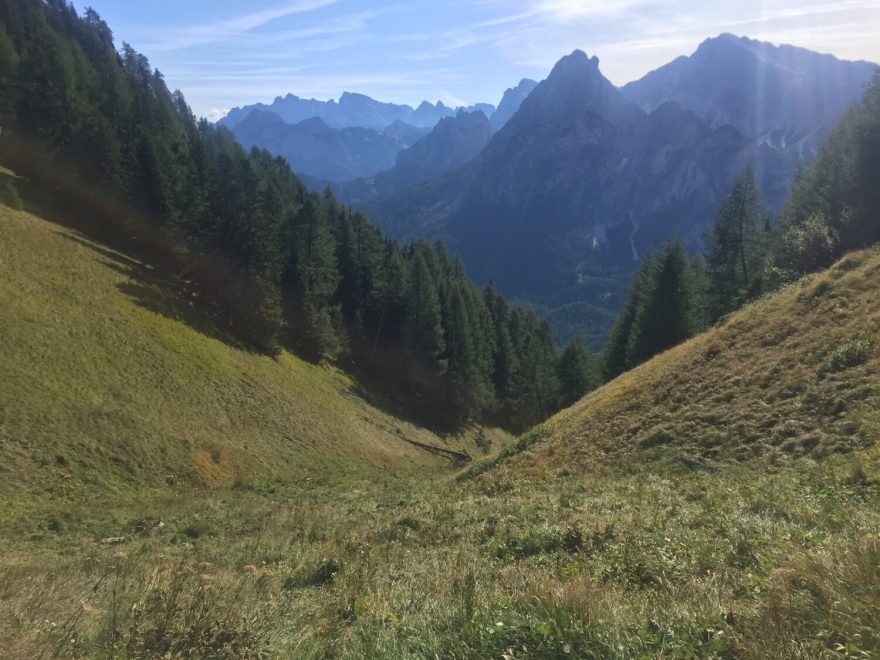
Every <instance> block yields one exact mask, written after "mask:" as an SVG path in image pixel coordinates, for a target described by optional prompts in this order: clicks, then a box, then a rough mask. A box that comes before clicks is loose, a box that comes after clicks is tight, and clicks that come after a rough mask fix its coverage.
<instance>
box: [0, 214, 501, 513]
mask: <svg viewBox="0 0 880 660" xmlns="http://www.w3.org/2000/svg"><path fill="white" fill-rule="evenodd" d="M0 309H2V310H3V313H2V317H0V374H2V377H0V410H2V415H0V495H6V496H10V495H12V494H21V493H22V492H24V493H33V494H39V495H43V494H51V495H57V496H64V497H67V496H71V495H77V496H78V497H82V496H83V495H87V494H90V495H96V496H103V495H107V494H116V495H118V494H125V493H133V492H138V491H140V490H141V489H143V488H166V487H168V486H175V487H178V488H187V487H193V486H202V485H217V484H228V483H231V482H232V481H233V480H235V479H236V478H238V479H239V480H240V479H243V478H244V479H257V480H273V479H282V480H290V479H304V478H320V477H327V476H334V478H335V477H337V476H339V475H340V474H343V475H344V474H346V473H353V472H354V473H359V474H360V473H364V472H365V471H366V472H370V471H373V472H377V471H378V472H382V471H385V470H392V471H411V470H412V469H416V468H425V467H439V466H441V465H443V463H444V461H443V460H442V459H439V458H438V457H435V456H434V455H432V454H430V453H426V452H425V451H423V450H421V449H418V448H416V447H415V446H413V445H412V444H409V443H408V442H407V440H414V441H417V442H422V443H427V444H432V445H438V446H444V447H446V446H449V447H457V448H465V447H467V448H469V449H470V450H471V451H472V452H474V451H475V449H474V447H473V443H468V442H467V440H466V439H465V438H464V437H462V438H446V439H443V438H439V437H437V436H435V435H434V434H432V433H430V432H428V431H426V430H424V429H421V428H418V427H416V426H414V425H412V424H410V423H407V422H405V421H402V420H400V419H398V418H396V417H394V416H393V415H392V414H389V413H386V412H383V411H381V410H380V409H378V408H377V407H375V406H374V405H371V404H370V403H368V402H367V401H365V400H364V399H363V398H362V397H360V396H359V395H358V394H357V392H358V391H359V388H358V387H357V384H356V383H355V382H353V381H352V379H351V378H349V377H348V376H346V375H345V374H343V373H341V372H339V371H338V370H335V369H331V368H328V367H323V366H316V365H312V364H309V363H306V362H303V361H302V360H300V359H298V358H296V357H295V356H293V355H290V354H284V355H282V356H281V357H280V358H279V359H278V360H273V359H271V358H268V357H265V356H262V355H257V354H254V353H250V352H247V351H245V350H242V349H240V348H237V347H235V346H234V345H231V344H230V343H228V342H227V341H225V340H224V338H223V337H222V335H220V334H218V332H217V330H216V328H214V327H213V326H212V325H211V324H210V323H209V322H207V320H206V319H204V318H201V317H199V315H198V314H197V313H196V312H195V311H194V310H193V308H192V307H191V306H188V305H186V304H185V303H184V304H181V303H180V301H175V300H173V299H171V298H169V297H168V296H167V295H166V294H165V293H164V292H163V287H162V286H161V282H158V281H157V280H156V279H155V277H154V276H153V274H152V272H151V270H150V268H149V266H148V265H146V264H142V263H139V262H137V261H135V260H132V259H130V258H128V257H126V256H125V255H123V254H119V253H117V252H114V251H112V250H109V249H107V248H106V247H103V246H101V245H98V244H95V243H92V242H90V241H88V240H86V239H84V238H83V237H82V236H80V235H78V234H76V233H73V232H71V231H68V230H65V229H62V228H61V227H59V226H57V225H54V224H51V223H48V222H45V221H43V220H40V219H37V218H36V217H33V216H31V215H27V214H24V213H19V212H14V211H12V210H10V209H8V208H7V207H2V206H0ZM493 437H494V436H493Z"/></svg>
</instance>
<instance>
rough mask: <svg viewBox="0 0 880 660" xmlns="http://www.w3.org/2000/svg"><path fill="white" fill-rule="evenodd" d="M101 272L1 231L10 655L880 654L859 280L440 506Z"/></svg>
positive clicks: (764, 323) (0, 601)
mask: <svg viewBox="0 0 880 660" xmlns="http://www.w3.org/2000/svg"><path fill="white" fill-rule="evenodd" d="M73 239H77V240H73ZM103 250H104V248H102V247H101V246H99V245H94V244H89V243H83V242H81V241H80V240H79V239H78V238H77V237H75V236H72V235H70V234H69V233H67V232H65V231H64V230H62V229H60V228H59V227H57V226H55V225H51V224H49V223H45V222H42V221H39V220H37V219H35V218H32V217H30V216H27V215H25V214H18V213H13V212H10V211H6V210H5V209H0V302H2V308H3V314H2V316H0V347H2V348H0V369H2V373H3V378H2V379H0V411H2V412H0V451H2V459H3V460H2V463H0V477H2V486H0V499H2V504H3V507H4V516H3V519H2V522H0V539H2V540H0V649H2V653H0V655H6V656H9V657H16V658H17V657H22V658H25V657H27V658H30V657H52V656H61V657H77V658H79V657H121V658H125V657H279V658H287V657H296V658H326V657H334V658H337V657H338V658H362V657H377V658H412V657H423V658H434V657H451V658H465V657H487V658H500V657H504V656H506V657H509V658H527V657H531V658H555V657H578V658H590V657H593V658H641V657H665V658H675V657H679V658H687V657H700V658H710V657H717V658H727V657H742V658H768V657H774V658H775V657H779V658H783V657H785V658H787V657H827V658H844V657H871V654H874V655H876V654H877V653H880V639H878V635H877V631H878V630H880V609H878V608H880V602H878V599H877V594H878V593H880V538H878V532H880V449H878V447H877V443H876V438H877V437H878V436H877V434H878V432H880V415H878V412H877V410H878V408H880V406H878V405H877V390H878V386H880V384H878V377H877V369H878V357H877V355H876V354H875V353H872V352H870V351H863V350H861V349H859V351H858V355H859V359H858V360H856V359H849V357H847V359H846V360H842V361H841V360H838V362H840V364H841V365H843V366H842V367H841V368H840V369H837V368H835V370H832V371H829V372H827V373H820V372H822V371H823V365H826V364H828V363H829V360H831V359H832V358H833V356H834V355H837V354H841V355H845V356H849V355H850V354H851V353H853V349H852V348H851V347H852V346H854V345H855V344H854V342H863V341H867V339H866V338H869V337H870V336H872V333H876V332H877V330H878V329H880V325H878V321H880V309H878V305H880V301H878V300H877V297H876V291H877V283H878V281H880V256H878V255H876V254H875V253H865V254H862V255H854V256H853V257H850V258H849V260H848V261H845V262H844V263H843V264H840V265H838V266H837V267H835V268H834V269H832V271H830V272H829V273H827V274H824V275H820V276H818V277H817V278H814V279H811V280H809V281H805V282H804V283H802V284H799V285H797V286H795V287H792V288H791V289H789V290H787V291H786V292H784V293H783V294H782V295H781V296H779V297H777V298H774V299H772V300H767V301H762V302H759V303H756V304H754V305H752V306H750V307H749V308H748V309H746V310H745V311H744V312H743V313H741V314H738V315H735V316H734V317H732V318H731V319H729V320H728V321H727V322H726V323H725V324H723V325H721V326H720V327H718V328H715V329H713V330H712V331H710V332H709V333H707V334H706V335H703V336H701V337H699V338H696V339H695V340H693V341H691V342H689V343H688V344H686V345H684V346H682V347H679V348H677V349H674V350H673V351H670V352H669V353H666V354H664V355H662V356H660V357H659V358H658V359H656V360H653V361H652V362H650V363H648V364H646V365H644V366H643V367H641V368H639V369H638V370H636V371H635V372H633V373H632V374H629V375H625V376H624V377H622V378H620V379H618V380H617V381H615V382H613V383H611V384H609V385H608V386H606V387H605V388H602V389H601V390H599V391H597V392H596V393H594V394H592V395H590V396H589V397H587V398H586V399H584V400H583V401H582V402H580V403H579V404H577V405H576V406H574V407H573V408H572V409H570V410H568V411H564V412H563V413H561V414H560V415H558V416H556V417H555V418H553V419H552V420H549V421H548V422H547V423H546V424H544V425H541V426H540V427H538V428H536V429H534V430H532V431H531V432H529V433H527V434H525V435H524V436H522V437H521V438H519V439H517V440H516V441H515V442H513V443H510V444H509V445H508V448H506V449H505V450H503V451H502V452H500V454H499V455H498V456H497V457H493V458H489V459H488V460H486V461H485V462H482V463H479V464H478V465H479V467H474V468H473V469H470V470H468V471H466V472H465V473H463V474H461V475H458V476H460V477H461V478H458V479H455V478H453V477H454V476H456V475H455V474H454V473H453V471H452V470H451V469H450V467H449V466H448V464H447V463H446V462H445V461H443V460H440V459H438V458H436V457H434V456H432V455H424V454H423V453H422V452H420V451H419V450H416V449H414V448H412V447H411V446H410V445H408V444H406V443H404V442H401V441H400V437H401V434H402V435H403V436H405V437H410V438H413V439H419V440H425V441H427V442H431V443H445V442H449V443H451V444H453V445H457V446H460V447H466V448H468V449H469V450H470V451H472V452H473V453H477V452H478V449H477V448H476V447H475V446H474V444H475V443H474V438H473V437H472V435H473V433H471V435H466V436H464V437H461V438H440V437H437V436H435V435H433V434H431V433H430V432H429V431H427V430H425V429H421V428H419V427H417V426H415V425H413V424H411V423H408V422H405V421H402V420H400V419H398V418H396V417H394V416H393V415H392V414H391V413H390V412H383V411H380V410H378V409H376V408H374V407H372V406H370V405H369V404H368V403H367V402H365V401H363V400H362V399H360V398H358V397H357V396H356V395H355V394H354V393H353V391H352V385H353V383H352V381H351V379H350V377H349V376H347V375H345V374H344V373H342V372H339V371H337V370H334V369H331V368H328V367H321V366H315V365H310V364H307V363H305V362H302V361H301V360H299V359H297V358H296V357H295V356H292V355H288V354H285V355H283V356H282V357H281V358H280V359H279V360H278V361H275V360H271V359H269V358H265V357H261V356H258V355H254V354H251V353H248V352H245V351H242V350H240V349H237V348H235V347H233V346H230V345H229V344H228V343H226V342H224V341H223V340H222V337H215V336H212V335H211V333H209V332H206V331H205V329H204V328H202V329H200V326H199V320H198V318H191V317H190V316H188V315H189V314H190V312H189V311H188V310H181V309H180V308H179V307H175V306H174V305H172V304H171V302H170V301H169V300H166V299H165V298H163V295H162V294H161V291H160V290H158V289H154V288H150V287H153V285H151V284H149V280H148V279H147V278H146V277H145V276H143V273H141V272H140V271H139V270H137V269H138V268H140V267H142V265H139V264H136V263H131V262H130V261H129V260H127V258H126V257H125V256H124V255H119V254H115V253H112V252H107V251H103ZM132 283H138V284H139V286H146V287H147V288H148V289H149V291H148V292H147V293H149V295H147V293H145V292H143V291H140V290H135V289H132V288H131V286H130V285H131V284H132ZM147 303H149V304H147ZM859 346H861V344H859ZM862 358H864V359H862ZM489 436H490V439H491V440H492V443H491V444H492V445H493V446H495V447H497V445H498V444H499V441H500V440H501V439H502V438H503V435H502V434H499V433H497V432H493V431H489ZM811 438H815V439H817V442H815V443H814V442H812V441H810V439H811ZM489 451H490V452H491V451H493V450H492V449H490V450H489Z"/></svg>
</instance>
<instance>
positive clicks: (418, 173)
mask: <svg viewBox="0 0 880 660" xmlns="http://www.w3.org/2000/svg"><path fill="white" fill-rule="evenodd" d="M491 137H492V127H491V125H490V124H489V120H488V119H486V115H485V114H484V113H482V112H479V111H474V112H466V111H460V112H459V113H458V114H457V115H455V116H454V117H446V118H445V119H441V120H440V122H439V123H438V124H437V125H436V126H435V127H434V130H432V131H431V132H430V133H429V134H428V135H426V136H425V137H423V138H422V139H421V140H419V141H418V142H416V143H415V144H413V145H412V146H411V147H409V148H408V149H404V150H403V151H401V152H400V153H399V154H397V161H396V163H395V165H394V167H393V168H391V169H390V170H388V171H387V172H379V173H378V174H376V175H375V176H372V177H369V178H367V179H359V180H357V181H353V182H351V183H346V184H340V185H338V186H335V191H336V194H337V197H338V198H339V200H340V201H342V202H344V203H348V204H351V203H355V202H363V201H365V200H367V199H371V198H374V197H377V196H379V195H385V194H389V193H393V192H395V191H399V190H402V189H403V188H406V187H407V186H411V185H414V184H417V183H420V182H422V181H425V180H427V179H430V178H431V177H434V176H437V175H439V174H442V173H444V172H447V171H449V170H451V169H453V168H455V167H458V166H459V165H461V164H462V163H466V162H467V161H469V160H471V159H472V158H474V157H475V156H476V155H477V154H479V153H480V152H481V151H482V150H483V149H484V148H485V146H486V145H487V144H488V143H489V139H490V138H491Z"/></svg>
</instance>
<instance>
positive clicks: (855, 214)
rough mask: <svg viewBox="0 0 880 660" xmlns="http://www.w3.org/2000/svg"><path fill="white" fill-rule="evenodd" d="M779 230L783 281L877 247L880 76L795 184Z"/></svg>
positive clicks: (879, 238)
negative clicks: (847, 254) (861, 250)
mask: <svg viewBox="0 0 880 660" xmlns="http://www.w3.org/2000/svg"><path fill="white" fill-rule="evenodd" d="M781 224H782V241H781V245H780V247H779V249H778V251H777V255H776V263H777V266H778V267H779V268H780V269H781V270H782V271H783V273H785V274H787V275H788V277H787V279H794V278H796V277H798V276H799V275H802V274H804V273H809V272H814V271H816V270H820V269H822V268H825V267H827V266H828V265H830V264H831V263H833V262H834V261H835V260H836V259H838V258H839V257H840V256H842V255H843V254H844V253H846V252H848V251H850V250H855V249H860V248H863V247H867V246H869V245H873V244H875V243H877V242H880V74H878V75H877V77H875V79H874V82H873V83H872V84H871V86H870V87H869V88H868V90H867V92H866V93H865V97H864V100H863V102H862V103H861V104H860V105H858V106H855V107H854V108H852V109H850V111H849V112H847V114H846V115H845V116H844V118H843V119H842V120H841V121H840V123H839V124H838V125H837V126H836V127H835V129H834V130H833V131H832V132H831V134H830V135H829V136H828V139H827V140H826V141H825V143H824V144H823V145H822V149H821V150H820V152H819V155H818V157H817V158H816V160H815V161H814V162H813V163H812V164H811V165H810V166H809V167H807V168H806V169H805V170H804V171H803V172H802V173H801V175H800V177H799V178H798V180H797V181H796V182H795V186H794V189H793V190H792V194H791V199H790V201H789V203H788V206H787V207H786V209H785V211H784V213H783V216H782V223H781Z"/></svg>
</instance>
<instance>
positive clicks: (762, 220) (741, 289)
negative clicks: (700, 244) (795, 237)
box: [706, 165, 769, 319]
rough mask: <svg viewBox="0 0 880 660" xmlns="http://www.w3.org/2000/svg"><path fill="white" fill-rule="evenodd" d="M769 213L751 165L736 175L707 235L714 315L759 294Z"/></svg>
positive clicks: (722, 313) (729, 310)
mask: <svg viewBox="0 0 880 660" xmlns="http://www.w3.org/2000/svg"><path fill="white" fill-rule="evenodd" d="M768 229H769V215H768V213H767V211H766V209H765V207H764V203H763V201H762V199H761V192H760V190H759V188H758V182H757V179H756V178H755V171H754V169H753V168H752V166H751V165H749V166H748V167H746V169H745V170H744V171H743V173H742V174H740V176H739V177H737V179H736V181H735V182H734V184H733V188H732V190H731V191H730V194H729V195H728V196H727V198H726V199H725V200H724V202H723V204H722V205H721V208H720V209H719V211H718V217H717V218H716V220H715V225H714V226H713V228H712V231H711V233H710V234H709V235H708V236H707V240H706V242H707V247H708V254H707V257H706V262H707V266H708V269H709V277H710V296H711V300H712V311H713V318H715V319H717V318H719V317H721V316H723V315H724V314H727V313H729V312H731V311H733V310H734V309H736V308H738V307H739V306H740V305H742V303H743V302H744V301H746V300H748V299H750V298H754V297H755V296H756V295H758V294H760V291H761V281H762V278H763V275H764V272H763V271H764V261H765V257H766V246H767V232H768Z"/></svg>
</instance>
